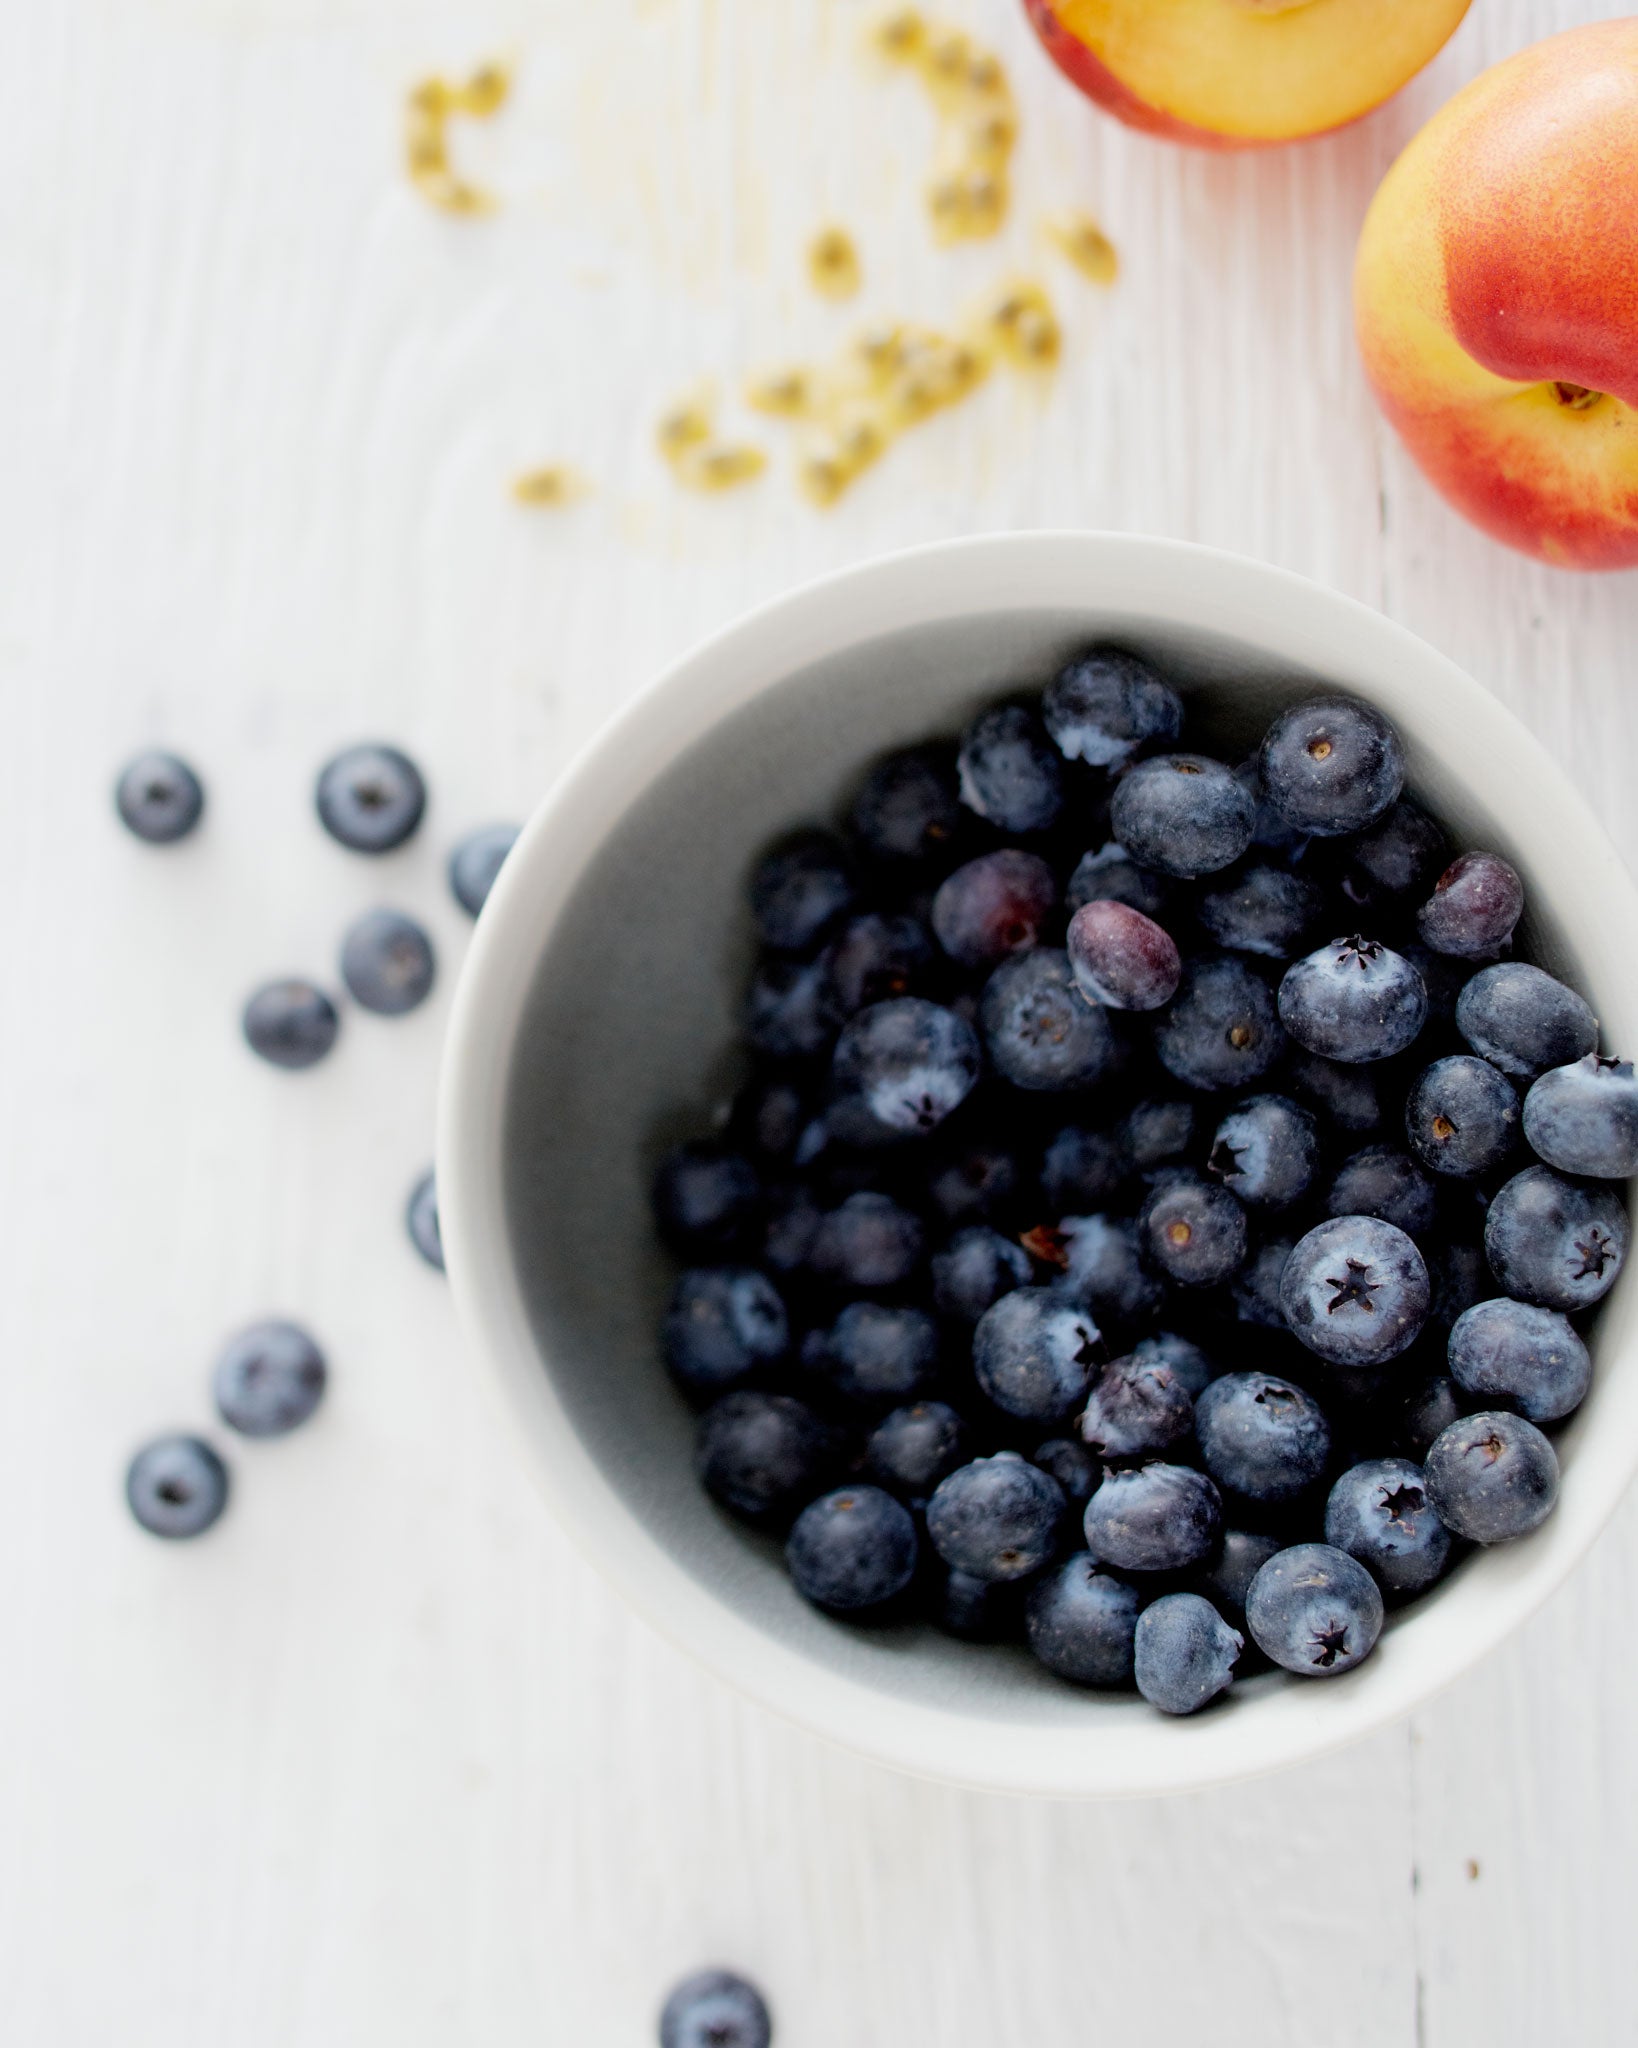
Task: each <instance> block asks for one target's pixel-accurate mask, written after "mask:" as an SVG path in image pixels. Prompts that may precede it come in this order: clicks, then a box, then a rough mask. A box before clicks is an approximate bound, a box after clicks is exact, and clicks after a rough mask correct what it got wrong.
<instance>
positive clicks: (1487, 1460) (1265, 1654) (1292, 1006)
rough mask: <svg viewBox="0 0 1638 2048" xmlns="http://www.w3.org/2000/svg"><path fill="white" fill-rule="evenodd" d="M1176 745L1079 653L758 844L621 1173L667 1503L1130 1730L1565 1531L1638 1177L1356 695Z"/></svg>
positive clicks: (1163, 719) (1563, 1018) (1510, 920)
mask: <svg viewBox="0 0 1638 2048" xmlns="http://www.w3.org/2000/svg"><path fill="white" fill-rule="evenodd" d="M1183 722H1184V706H1183V701H1182V699H1181V697H1180V696H1179V694H1178V692H1177V691H1176V689H1175V688H1173V686H1172V685H1171V684H1170V683H1169V682H1168V681H1167V680H1166V679H1165V677H1164V676H1162V675H1161V674H1160V673H1159V672H1158V671H1157V670H1156V669H1155V667H1153V666H1152V665H1151V664H1150V663H1149V662H1147V661H1145V660H1143V659H1141V658H1140V657H1138V656H1137V655H1135V654H1133V653H1130V652H1127V651H1124V650H1120V649H1115V648H1095V649H1093V650H1091V651H1090V652H1088V653H1086V654H1084V655H1082V656H1080V657H1079V658H1077V659H1075V660H1072V661H1071V662H1070V663H1069V664H1068V665H1067V666H1066V667H1065V668H1064V669H1063V671H1062V672H1061V673H1060V674H1059V675H1058V676H1057V677H1056V678H1055V680H1053V681H1052V682H1051V683H1050V684H1049V685H1048V687H1047V689H1046V691H1045V693H1044V696H1043V697H1041V698H1040V699H1038V700H1035V701H1029V702H1025V701H1009V702H1005V703H1001V704H997V705H995V706H993V707H992V708H990V709H988V710H985V711H983V712H982V713H981V714H980V715H979V716H978V717H976V718H975V719H974V720H973V721H972V723H971V724H970V725H969V726H968V727H967V729H966V731H965V732H964V733H963V734H962V735H961V737H960V740H959V744H957V745H940V744H930V745H925V746H917V747H913V748H910V749H908V750H905V751H902V752H899V753H895V754H893V755H891V756H889V757H888V758H887V759H885V760H883V761H881V762H879V763H878V764H877V765H876V766H875V767H874V768H873V769H872V770H871V771H870V773H869V774H868V775H867V776H866V777H865V780H864V782H863V784H862V786H861V787H860V788H859V790H858V792H857V794H856V797H855V799H854V801H853V804H852V807H851V812H850V815H849V818H848V821H847V828H846V830H845V832H843V833H840V834H838V833H832V832H829V831H823V830H805V831H801V832H798V833H796V834H795V835H793V836H792V837H790V838H788V839H787V840H785V841H783V842H782V843H780V844H779V845H777V846H776V847H774V848H773V849H772V850H771V851H770V852H769V853H768V854H767V855H766V856H765V857H764V858H763V859H762V861H761V862H760V863H759V865H758V866H757V868H756V870H755V873H754V875H753V877H752V879H751V885H750V900H751V911H752V915H753V917H754V920H755V924H756V928H757V932H758V935H759V938H760V943H761V953H760V957H759V960H758V963H757V966H756V969H755V974H754V977H753V980H752V983H751V987H750V992H749V995H748V998H747V1001H746V1005H745V1011H744V1037H745V1042H746V1048H747V1051H748V1053H749V1056H750V1067H751V1070H750V1078H749V1079H748V1080H747V1081H746V1082H745V1085H744V1086H743V1088H742V1089H741V1091H740V1092H739V1094H738V1095H737V1096H736V1098H735V1099H734V1101H733V1102H732V1104H731V1105H730V1106H729V1107H728V1108H727V1109H726V1110H725V1111H724V1112H723V1115H722V1117H721V1118H720V1119H719V1127H718V1129H717V1131H716V1133H715V1134H714V1135H713V1136H711V1137H708V1138H703V1139H699V1140H696V1141H692V1142H689V1143H687V1144H684V1145H682V1146H681V1147H680V1148H678V1149H677V1150H676V1151H675V1152H674V1153H672V1154H671V1155H670V1156H669V1157H668V1158H667V1159H666V1160H665V1162H664V1164H663V1165H662V1167H661V1170H660V1172H659V1175H658V1178H657V1180H656V1183H655V1190H654V1202H655V1212H656V1216H657V1219H658V1223H659V1227H660V1230H661V1232H662V1234H663V1236H664V1238H665V1239H666V1241H667V1243H668V1244H669V1245H670V1246H671V1247H672V1248H673V1249H674V1250H675V1251H676V1252H677V1253H679V1254H680V1255H681V1256H682V1258H683V1259H684V1260H685V1261H686V1262H687V1269H686V1270H685V1271H684V1272H683V1273H682V1275H681V1277H680V1278H679V1280H678V1281H677V1284H676V1289H675V1293H674V1295H673V1297H672V1300H671V1303H670V1307H669V1310H668V1312H667V1314H666V1317H665V1323H664V1331H663V1345H664V1353H665V1358H666V1361H667V1364H668V1366H669V1368H670V1372H671V1375H672V1377H673V1379H674V1380H675V1382H676V1383H677V1385H678V1386H679V1387H680V1388H681V1389H682V1391H683V1392H684V1394H685V1395H686V1396H687V1397H688V1398H689V1399H690V1400H691V1401H692V1402H694V1403H695V1404H696V1405H697V1406H698V1408H699V1409H700V1410H701V1411H702V1412H701V1415H700V1421H699V1425H698V1449H697V1467H698V1473H699V1477H700V1479H701V1481H702V1483H703V1484H704V1486H705V1488H706V1490H707V1491H708V1492H709V1494H710V1495H711V1497H712V1498H713V1500H715V1501H716V1502H717V1503H718V1504H720V1506H721V1507H723V1508H724V1509H726V1510H727V1511H728V1512H729V1513H731V1514H733V1515H735V1516H738V1517H740V1518H741V1519H743V1520H744V1521H745V1522H747V1523H749V1524H752V1525H753V1526H756V1527H759V1528H762V1529H765V1530H769V1531H772V1532H774V1533H775V1534H777V1535H780V1536H783V1537H784V1538H785V1539H786V1540H785V1558H786V1561H787V1564H788V1567H789V1570H790V1574H791V1577H792V1579H793V1581H794V1582H795V1585H796V1587H797V1589H798V1590H799V1591H800V1592H801V1593H802V1594H803V1595H804V1596H805V1597H806V1598H807V1599H808V1600H810V1601H812V1602H813V1603H814V1604H815V1605H816V1606H818V1607H820V1608H821V1609H823V1610H824V1611H826V1612H827V1613H829V1614H832V1615H835V1616H839V1617H843V1618H846V1619H850V1620H855V1621H863V1622H873V1621H889V1620H899V1619H904V1618H912V1617H916V1616H921V1617H924V1618H926V1619H930V1620H931V1621H932V1622H934V1623H935V1624H936V1625H938V1626H939V1627H941V1628H943V1629H945V1630H947V1631H949V1632H950V1633H952V1634H954V1635H956V1636H959V1637H962V1638H966V1639H969V1640H974V1641H986V1640H1005V1639H1022V1640H1023V1641H1024V1642H1025V1643H1027V1644H1028V1646H1029V1648H1030V1649H1031V1650H1032V1651H1033V1652H1034V1654H1035V1655H1036V1657H1038V1658H1039V1659H1040V1661H1041V1662H1042V1663H1043V1664H1045V1665H1046V1666H1047V1667H1048V1668H1049V1669H1050V1670H1051V1671H1053V1672H1055V1673H1057V1674H1058V1675H1059V1676H1061V1677H1063V1678H1065V1679H1068V1680H1071V1681H1073V1682H1075V1683H1078V1684H1081V1685H1087V1686H1097V1687H1125V1686H1129V1685H1130V1684H1132V1683H1133V1681H1134V1680H1135V1682H1136V1684H1137V1687H1138V1689H1139V1690H1140V1691H1141V1692H1142V1693H1143V1694H1144V1695H1145V1697H1146V1698H1148V1699H1149V1700H1150V1701H1152V1702H1153V1703H1154V1704H1155V1705H1156V1706H1158V1707H1160V1708H1161V1709H1163V1710H1164V1711H1166V1712H1168V1713H1189V1712H1192V1711H1194V1710H1195V1709H1197V1708H1199V1707H1202V1706H1204V1705H1205V1704H1206V1703H1207V1702H1208V1701H1211V1700H1213V1699H1216V1698H1217V1697H1218V1696H1219V1695H1221V1694H1222V1693H1223V1692H1224V1691H1225V1690H1226V1689H1227V1688H1228V1686H1229V1685H1230V1682H1231V1680H1232V1678H1233V1677H1234V1675H1235V1673H1236V1672H1237V1671H1238V1672H1240V1673H1241V1674H1244V1673H1246V1672H1248V1671H1250V1670H1253V1669H1259V1668H1266V1663H1267V1662H1272V1663H1273V1664H1276V1665H1280V1666H1283V1667H1284V1668H1285V1669H1286V1670H1288V1671H1292V1672H1296V1673H1300V1674H1302V1675H1304V1676H1308V1677H1329V1676H1335V1675H1337V1674H1339V1673H1342V1672H1345V1671H1348V1670H1351V1669H1352V1668H1353V1667H1354V1666H1355V1665H1357V1664H1358V1663H1359V1662H1360V1661H1361V1659H1362V1658H1364V1657H1366V1656H1367V1655H1368V1654H1369V1653H1370V1651H1371V1649H1372V1648H1373V1646H1374V1645H1375V1643H1376V1641H1377V1637H1378V1634H1379V1632H1380V1630H1381V1628H1382V1624H1383V1616H1384V1609H1385V1606H1389V1605H1397V1604H1400V1603H1403V1602H1405V1601H1408V1600H1411V1599H1414V1598H1415V1597H1417V1596H1418V1595H1419V1594H1422V1593H1424V1592H1426V1591H1427V1590H1428V1588H1429V1587H1431V1586H1433V1585H1434V1584H1435V1583H1436V1582H1437V1581H1438V1580H1439V1579H1440V1578H1442V1577H1443V1576H1444V1574H1445V1573H1446V1572H1447V1571H1448V1570H1449V1569H1450V1568H1451V1566H1452V1564H1453V1563H1454V1562H1455V1561H1456V1560H1457V1558H1458V1557H1459V1556H1460V1555H1461V1554H1463V1552H1464V1550H1465V1549H1466V1548H1467V1547H1468V1546H1470V1545H1473V1544H1491V1543H1499V1542H1505V1541H1507V1540H1509V1539H1511V1538H1514V1537H1518V1536H1522V1535H1524V1534H1525V1533H1526V1532H1527V1531H1529V1530H1531V1529H1533V1528H1534V1527H1536V1526H1537V1524H1539V1523H1540V1522H1541V1521H1542V1519H1543V1518H1544V1517H1545V1516H1546V1515H1547V1514H1548V1513H1549V1512H1550V1511H1551V1509H1552V1507H1553V1505H1554V1502H1555V1500H1556V1497H1557V1491H1558V1476H1559V1475H1558V1460H1557V1456H1556V1454H1555V1452H1554V1448H1553V1443H1552V1440H1551V1435H1550V1432H1551V1431H1552V1429H1553V1428H1554V1426H1555V1425H1556V1424H1559V1423H1561V1422H1562V1421H1563V1420H1564V1419H1565V1418H1566V1417H1567V1416H1568V1415H1569V1414H1571V1412H1572V1411H1573V1410H1574V1409H1575V1408H1576V1407H1577V1405H1578V1404H1579V1403H1580V1401H1581V1400H1582V1398H1583V1396H1584V1395H1585V1393H1586V1391H1587V1385H1588V1379H1589V1376H1590V1364H1589V1359H1588V1353H1587V1348H1586V1344H1585V1342H1584V1340H1583V1336H1582V1334H1581V1330H1580V1328H1579V1327H1578V1319H1580V1318H1583V1317H1584V1316H1585V1313H1586V1312H1587V1311H1588V1310H1590V1309H1592V1308H1593V1307H1594V1305H1595V1304H1596V1303H1597V1302H1598V1301H1600V1300H1601V1299H1602V1297H1603V1296H1604V1295H1605V1294H1606V1293H1607V1292H1608V1291H1609V1289H1610V1287H1611V1286H1612V1285H1613V1284H1614V1281H1615V1279H1616V1276H1617V1274H1618V1273H1619V1271H1620V1268H1621V1264H1622V1260H1623V1258H1624V1256H1625V1252H1626V1247H1627V1217H1626V1211H1625V1208H1624V1205H1623V1201H1622V1197H1621V1191H1620V1189H1619V1187H1618V1185H1617V1183H1619V1182H1620V1181H1621V1180H1623V1179H1624V1178H1625V1177H1627V1176H1628V1175H1630V1174H1631V1173H1632V1172H1633V1170H1634V1168H1635V1167H1638V1080H1635V1078H1634V1074H1633V1069H1632V1067H1631V1066H1630V1065H1627V1064H1625V1063H1622V1062H1618V1061H1616V1060H1613V1059H1608V1058H1604V1057H1602V1056H1601V1055H1600V1054H1599V1052H1598V1050H1597V1043H1598V1031H1597V1024H1596V1020H1595V1019H1594V1017H1593V1015H1592V1012H1591V1011H1590V1010H1589V1008H1588V1006H1587V1004H1586V1003H1585V1002H1584V1001H1583V1000H1582V998H1581V997H1580V996H1579V995H1578V994H1576V993H1575V992H1574V991H1573V990H1572V989H1570V988H1568V987H1566V986H1564V985H1563V984H1562V983H1561V982H1559V981H1557V980H1555V979H1554V978H1553V977H1552V976H1551V975H1550V974H1548V973H1545V972H1544V971H1543V970H1542V969H1541V968H1539V967H1537V966H1533V965H1530V964H1528V963H1527V962H1525V961H1524V960H1521V959H1515V958H1514V957H1512V951H1513V935H1514V930H1515V927H1516V926H1517V924H1518V921H1519V918H1520V915H1521V912H1522V909H1523V903H1524V891H1523V886H1522V884H1521V881H1520V878H1519V876H1518V874H1517V873H1516V872H1515V870H1514V869H1513V868H1512V867H1511V866H1510V865H1509V863H1508V862H1507V861H1506V860H1504V859H1502V858H1501V857H1500V856H1499V855H1497V854H1495V853H1490V852H1482V851H1472V852H1457V851H1456V849H1455V848H1453V847H1452V846H1451V845H1450V844H1449V842H1448V840H1447V837H1446V834H1445V832H1444V830H1443V829H1442V828H1441V826H1440V824H1439V822H1438V821H1437V820H1436V819H1435V818H1434V817H1432V816H1431V815H1430V814H1429V813H1428V812H1427V811H1426V810H1425V809H1424V808H1423V807H1422V806H1420V805H1419V804H1418V803H1416V802H1415V801H1414V800H1413V799H1412V798H1410V797H1408V796H1406V795H1405V794H1404V793H1403V786H1404V776H1405V768H1404V756H1403V751H1402V748H1401V744H1400V741H1399V738H1398V735H1397V734H1396V733H1395V732H1394V730H1393V728H1392V726H1391V725H1390V724H1389V723H1388V722H1387V721H1386V720H1385V719H1384V718H1383V717H1382V716H1380V714H1379V713H1378V712H1377V711H1375V710H1374V709H1373V708H1372V707H1371V706H1370V705H1368V704H1364V703H1360V702H1357V701H1354V700H1352V699H1349V698H1345V697H1340V696H1322V697H1317V698H1314V699H1311V700H1309V701H1307V702H1303V703H1299V704H1296V705H1294V706H1292V707H1291V708H1289V709H1287V710H1285V711H1283V712H1282V713H1281V714H1280V715H1279V716H1278V717H1276V718H1275V719H1274V721H1273V723H1272V724H1271V726H1270V727H1269V728H1268V731H1267V732H1266V734H1265V735H1264V737H1263V739H1262V742H1261V745H1260V746H1259V748H1258V749H1257V751H1256V753H1255V754H1254V755H1253V756H1252V757H1251V758H1250V759H1249V760H1246V761H1243V762H1241V763H1240V764H1239V765H1237V766H1231V765H1228V764H1226V763H1225V762H1223V761H1220V760H1216V759H1213V758H1211V757H1210V756H1208V755H1206V754H1203V753H1192V752H1184V751H1180V750H1179V741H1180V738H1181V735H1182V729H1183ZM1089 849H1090V850H1089ZM1338 934H1340V935H1341V936H1337V935H1338ZM1247 1636H1249V1638H1250V1642H1249V1644H1248V1643H1247V1640H1246V1638H1247Z"/></svg>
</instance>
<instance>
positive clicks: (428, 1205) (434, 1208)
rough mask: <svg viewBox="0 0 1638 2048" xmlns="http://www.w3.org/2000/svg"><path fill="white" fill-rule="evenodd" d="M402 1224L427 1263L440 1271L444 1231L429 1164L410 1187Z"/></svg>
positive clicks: (433, 1176) (435, 1182)
mask: <svg viewBox="0 0 1638 2048" xmlns="http://www.w3.org/2000/svg"><path fill="white" fill-rule="evenodd" d="M404 1227H405V1229H406V1230H408V1232H409V1238H410V1243H411V1244H412V1245H414V1247H415V1249H416V1250H417V1251H418V1252H419V1253H420V1254H421V1256H422V1258H423V1259H425V1260H426V1262H427V1264H428V1265H429V1266H436V1267H437V1269H438V1271H439V1272H440V1273H441V1272H442V1271H443V1270H444V1233H443V1230H442V1228H441V1227H440V1225H439V1222H438V1181H437V1177H436V1175H435V1174H434V1173H433V1170H432V1168H431V1167H430V1166H429V1167H428V1168H427V1170H426V1172H425V1173H423V1174H422V1176H421V1178H420V1179H419V1180H418V1181H417V1182H416V1183H415V1185H414V1187H412V1188H411V1189H410V1197H409V1201H408V1202H407V1203H406V1204H405V1207H404Z"/></svg>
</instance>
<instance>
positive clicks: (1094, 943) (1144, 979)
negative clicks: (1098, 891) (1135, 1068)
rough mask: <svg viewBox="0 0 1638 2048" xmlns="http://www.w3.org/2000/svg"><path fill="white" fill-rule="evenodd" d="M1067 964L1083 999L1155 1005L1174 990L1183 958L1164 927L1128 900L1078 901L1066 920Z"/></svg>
mask: <svg viewBox="0 0 1638 2048" xmlns="http://www.w3.org/2000/svg"><path fill="white" fill-rule="evenodd" d="M1068 945H1069V964H1070V966H1071V967H1072V968H1073V970H1074V975H1075V986H1076V988H1077V989H1079V990H1080V992H1081V994H1082V995H1083V996H1084V997H1085V999H1086V1000H1087V1002H1088V1003H1098V1004H1102V1005H1104V1006H1105V1007H1106V1008H1108V1009H1111V1010H1158V1009H1160V1008H1162V1007H1163V1006H1164V1005H1165V1004H1167V1003H1169V1002H1170V1001H1171V999H1172V997H1173V996H1174V995H1175V994H1176V993H1177V984H1178V982H1179V981H1180V980H1181V979H1182V975H1183V962H1182V960H1181V959H1180V958H1179V956H1178V951H1177V946H1176V943H1175V942H1174V940H1173V939H1172V936H1171V934H1170V933H1169V932H1167V931H1165V930H1163V929H1162V928H1161V926H1159V925H1158V924H1156V923H1155V922H1154V921H1153V919H1152V918H1147V917H1145V916H1144V914H1143V912H1142V911H1141V910H1133V909H1132V908H1131V906H1130V905H1129V904H1126V903H1116V902H1113V901H1110V900H1103V899H1098V900H1094V901H1093V902H1090V903H1083V904H1082V905H1081V907H1080V909H1079V910H1077V911H1076V913H1075V915H1074V916H1073V917H1072V918H1071V919H1070V921H1069V939H1068Z"/></svg>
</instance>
